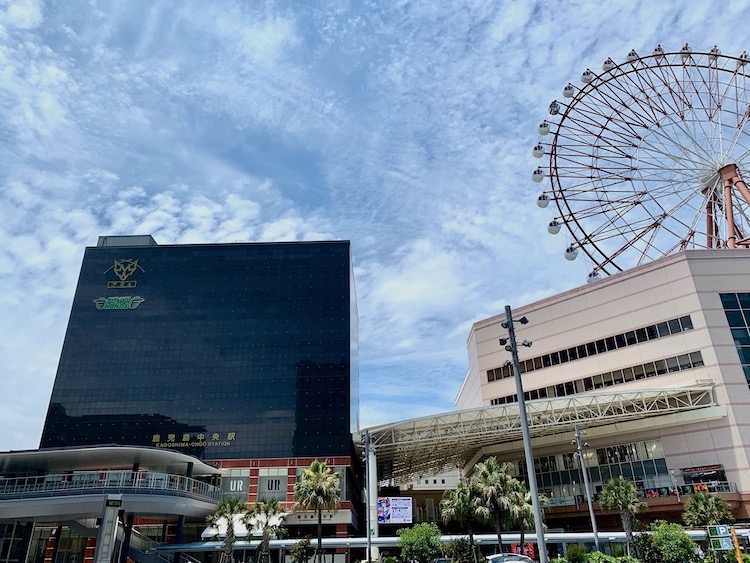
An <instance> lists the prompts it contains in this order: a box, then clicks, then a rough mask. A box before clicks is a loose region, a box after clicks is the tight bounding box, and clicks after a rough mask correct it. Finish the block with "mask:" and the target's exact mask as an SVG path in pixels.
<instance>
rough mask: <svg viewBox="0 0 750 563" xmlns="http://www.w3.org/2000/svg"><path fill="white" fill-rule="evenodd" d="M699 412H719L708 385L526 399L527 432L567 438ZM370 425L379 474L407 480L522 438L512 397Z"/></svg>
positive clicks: (714, 414) (461, 464) (655, 423)
mask: <svg viewBox="0 0 750 563" xmlns="http://www.w3.org/2000/svg"><path fill="white" fill-rule="evenodd" d="M712 408H713V410H710V411H706V412H705V413H703V415H704V418H721V417H722V416H725V409H724V408H722V407H718V406H717V404H716V402H715V400H714V396H713V387H689V388H673V389H641V390H629V391H609V392H602V393H591V394H586V395H573V396H569V397H562V398H556V399H544V400H536V401H527V402H526V411H527V418H528V422H529V432H530V434H531V437H532V438H540V437H545V436H554V435H560V436H559V437H560V439H561V440H562V439H564V440H565V441H569V440H570V437H571V436H572V433H573V432H574V430H575V426H576V425H578V426H580V427H581V428H594V427H602V426H611V425H615V424H617V425H621V424H622V423H626V422H632V421H641V420H644V419H650V420H649V423H650V425H651V427H655V426H659V425H660V421H657V420H653V419H654V418H656V417H664V418H663V419H662V421H661V425H664V426H670V425H674V424H677V423H683V424H684V423H685V422H686V420H685V418H684V417H683V418H682V419H681V422H679V421H675V420H674V419H673V418H669V415H675V414H680V413H687V412H689V411H698V410H700V409H712ZM365 431H369V432H370V437H371V438H370V439H371V443H372V444H373V446H374V448H375V452H376V456H377V462H378V478H379V479H381V480H382V479H393V480H395V481H396V482H404V481H409V480H410V479H412V478H413V477H414V476H415V475H419V474H429V473H438V472H440V471H443V470H447V469H449V468H456V467H466V466H467V465H470V464H471V462H472V461H473V460H475V458H476V457H477V456H478V455H481V453H482V450H483V449H484V448H489V447H493V446H498V445H502V444H507V445H508V446H509V448H510V446H511V444H513V443H514V442H518V441H519V440H521V439H522V435H521V419H520V411H519V409H518V403H510V404H506V405H501V406H494V407H481V408H475V409H468V410H463V411H454V412H447V413H442V414H437V415H433V416H426V417H422V418H415V419H411V420H404V421H402V422H395V423H392V424H383V425H380V426H373V427H371V428H367V429H363V430H361V431H360V432H357V433H355V434H354V435H353V436H354V440H355V442H361V440H362V439H363V438H364V435H365Z"/></svg>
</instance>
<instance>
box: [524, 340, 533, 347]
mask: <svg viewBox="0 0 750 563" xmlns="http://www.w3.org/2000/svg"><path fill="white" fill-rule="evenodd" d="M532 344H533V342H531V340H524V341H523V342H521V346H526V348H531V345H532Z"/></svg>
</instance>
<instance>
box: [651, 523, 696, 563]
mask: <svg viewBox="0 0 750 563" xmlns="http://www.w3.org/2000/svg"><path fill="white" fill-rule="evenodd" d="M638 548H639V551H640V553H641V554H642V555H643V561H644V562H645V563H684V562H685V561H693V560H694V559H695V543H694V542H693V540H691V539H690V536H688V535H687V534H686V533H685V530H683V529H682V526H680V525H679V524H670V523H669V522H665V521H663V520H658V521H656V522H654V523H653V524H651V534H641V535H640V537H639V538H638Z"/></svg>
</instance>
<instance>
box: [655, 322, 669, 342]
mask: <svg viewBox="0 0 750 563" xmlns="http://www.w3.org/2000/svg"><path fill="white" fill-rule="evenodd" d="M656 330H657V332H658V333H659V338H664V337H665V336H669V325H667V323H659V324H658V325H656Z"/></svg>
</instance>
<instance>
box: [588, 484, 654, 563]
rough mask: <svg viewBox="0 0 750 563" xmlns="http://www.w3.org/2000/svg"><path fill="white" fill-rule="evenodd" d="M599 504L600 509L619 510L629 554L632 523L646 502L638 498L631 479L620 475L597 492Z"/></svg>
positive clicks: (631, 541)
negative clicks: (628, 479) (627, 479)
mask: <svg viewBox="0 0 750 563" xmlns="http://www.w3.org/2000/svg"><path fill="white" fill-rule="evenodd" d="M599 506H600V507H601V508H602V510H619V511H620V520H621V521H622V529H623V531H624V532H625V545H626V547H627V550H628V556H630V548H631V545H632V543H633V524H634V523H635V515H636V514H638V513H639V512H640V511H641V510H643V509H644V508H646V503H645V502H643V501H641V500H639V499H638V491H637V490H636V488H635V485H634V484H633V482H632V481H626V480H625V479H623V478H622V477H619V478H617V479H612V480H611V481H609V482H608V483H607V484H606V485H604V490H603V491H602V492H601V493H600V494H599Z"/></svg>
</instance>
